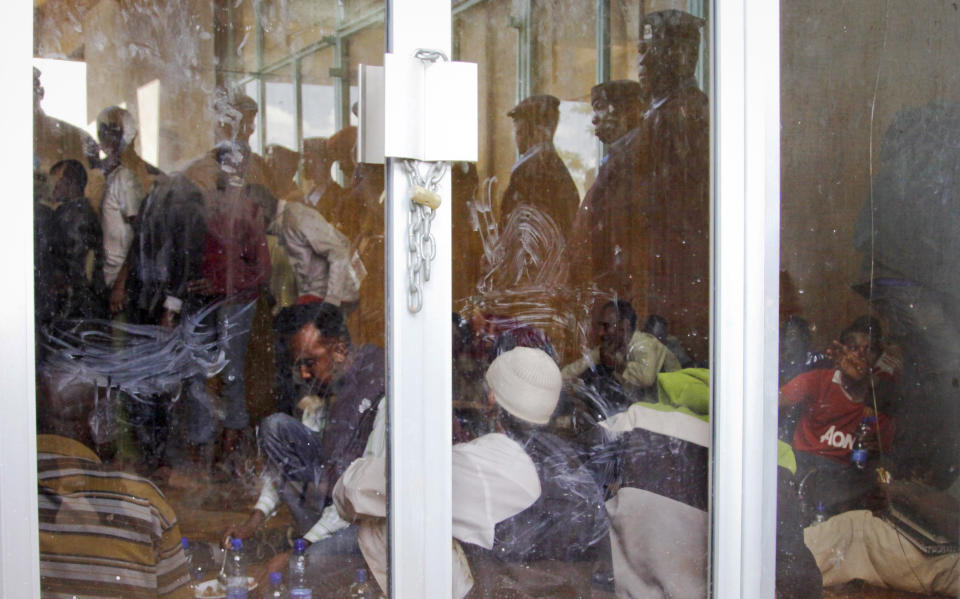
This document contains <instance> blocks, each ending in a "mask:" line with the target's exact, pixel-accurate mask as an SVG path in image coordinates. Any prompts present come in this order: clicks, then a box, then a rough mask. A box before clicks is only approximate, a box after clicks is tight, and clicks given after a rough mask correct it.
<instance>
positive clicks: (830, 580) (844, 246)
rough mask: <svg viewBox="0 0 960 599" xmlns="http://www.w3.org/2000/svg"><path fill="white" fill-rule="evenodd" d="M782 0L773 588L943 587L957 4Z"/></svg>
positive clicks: (952, 465) (950, 465) (947, 589)
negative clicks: (777, 437)
mask: <svg viewBox="0 0 960 599" xmlns="http://www.w3.org/2000/svg"><path fill="white" fill-rule="evenodd" d="M781 11H782V13H781V48H782V52H781V56H782V65H781V122H782V125H783V130H782V136H781V148H782V155H781V156H782V163H781V173H782V175H781V273H780V277H781V280H780V292H781V297H780V323H781V330H780V369H779V384H780V393H779V405H780V427H779V435H780V440H781V446H780V449H781V452H780V461H779V466H780V468H779V473H780V476H779V484H778V496H779V497H778V508H779V518H778V532H777V545H778V555H777V559H778V562H777V588H778V592H779V596H781V597H798V598H799V597H816V596H826V597H861V596H884V597H901V596H903V597H906V596H911V597H912V596H917V595H913V594H910V595H908V594H907V593H908V592H909V593H918V594H919V595H920V596H925V597H931V596H949V597H956V596H957V595H958V593H960V586H958V584H960V583H958V574H960V565H958V557H957V539H958V523H957V522H958V521H957V515H958V505H960V504H958V497H960V494H958V488H960V483H958V482H957V474H958V469H957V466H958V461H957V460H958V452H957V450H958V446H957V425H958V423H960V421H958V413H957V406H958V403H957V400H958V395H960V391H958V382H957V381H958V372H960V341H958V336H957V327H958V323H960V312H958V306H960V301H958V298H960V281H958V280H957V272H958V271H957V266H958V263H957V257H958V255H960V253H958V252H957V249H958V244H960V227H958V226H957V225H958V221H957V214H958V208H960V204H958V197H960V195H958V192H960V189H958V174H960V173H958V167H960V154H958V144H957V141H958V131H960V128H958V127H960V105H958V104H957V103H956V102H957V99H958V91H960V78H958V76H957V72H956V69H955V68H954V65H953V63H954V56H955V55H956V36H955V35H954V33H953V32H954V31H955V30H956V27H957V26H958V24H960V15H958V12H957V6H956V4H955V3H951V2H930V3H922V4H914V5H909V6H908V5H905V4H902V3H896V2H890V3H887V2H883V3H875V2H847V3H843V4H830V3H821V2H817V3H789V2H783V3H781ZM821 587H822V588H823V590H821ZM878 589H887V590H885V591H881V590H878ZM881 593H884V594H882V595H881Z"/></svg>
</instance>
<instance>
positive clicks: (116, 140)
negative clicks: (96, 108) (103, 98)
mask: <svg viewBox="0 0 960 599" xmlns="http://www.w3.org/2000/svg"><path fill="white" fill-rule="evenodd" d="M136 137H137V121H136V119H134V118H133V115H132V114H130V113H129V112H128V111H126V110H124V109H123V108H120V107H119V106H108V107H107V108H104V109H103V110H101V111H100V114H99V115H98V116H97V139H98V140H99V141H100V148H101V149H102V150H103V151H104V152H105V153H106V154H107V156H111V155H114V154H119V153H121V152H122V151H123V150H125V149H126V148H128V147H130V145H131V144H132V143H133V140H134V139H136Z"/></svg>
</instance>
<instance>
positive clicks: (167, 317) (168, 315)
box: [160, 310, 177, 329]
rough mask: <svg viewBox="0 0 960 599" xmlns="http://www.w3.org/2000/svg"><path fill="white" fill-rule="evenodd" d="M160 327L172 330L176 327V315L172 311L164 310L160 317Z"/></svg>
mask: <svg viewBox="0 0 960 599" xmlns="http://www.w3.org/2000/svg"><path fill="white" fill-rule="evenodd" d="M160 326H162V327H163V328H165V329H172V328H173V327H175V326H177V313H176V312H174V311H173V310H164V311H163V316H161V317H160Z"/></svg>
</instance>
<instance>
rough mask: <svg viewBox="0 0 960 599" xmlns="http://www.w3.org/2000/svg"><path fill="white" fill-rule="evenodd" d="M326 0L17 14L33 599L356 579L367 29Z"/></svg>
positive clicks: (370, 446) (368, 188)
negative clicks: (31, 417)
mask: <svg viewBox="0 0 960 599" xmlns="http://www.w3.org/2000/svg"><path fill="white" fill-rule="evenodd" d="M343 4H344V3H343V2H338V3H334V2H327V3H324V2H312V1H310V2H308V1H295V0H290V1H264V2H259V1H252V0H229V1H220V0H217V1H215V2H209V1H192V0H191V1H187V2H176V3H170V2H153V1H149V0H134V1H122V2H117V1H115V0H99V1H98V0H54V1H38V2H36V3H35V36H34V37H35V66H36V70H35V71H34V96H35V106H34V114H35V119H34V132H35V135H34V148H33V155H34V182H35V188H34V189H35V191H34V215H35V246H34V247H35V255H36V261H35V265H36V268H35V284H36V308H37V309H36V338H37V357H36V359H37V380H38V393H37V396H38V397H37V401H38V434H39V435H41V436H39V437H38V447H39V463H38V471H39V474H40V487H39V503H40V536H41V575H42V581H41V585H42V588H43V592H44V596H46V595H48V594H49V595H51V596H52V595H53V594H56V593H62V594H64V596H74V595H84V596H103V597H146V596H150V597H154V596H164V597H193V596H194V595H195V594H196V596H210V597H214V596H221V597H222V596H224V595H223V591H224V588H223V586H224V585H228V586H229V585H230V584H232V583H233V582H237V583H238V586H250V587H254V586H255V587H256V588H255V590H253V591H250V596H261V593H262V596H264V597H266V596H267V591H268V590H269V588H270V585H271V584H272V583H271V581H270V580H269V574H270V573H271V572H279V573H281V577H282V584H283V585H285V586H287V587H288V588H290V589H295V588H298V587H304V588H312V590H313V593H314V596H315V597H317V596H320V597H322V596H342V595H345V594H347V593H348V590H349V589H350V586H351V585H353V584H360V583H358V581H357V579H358V577H359V576H362V575H363V574H358V573H357V570H358V569H365V568H366V567H367V566H366V564H365V562H364V559H363V556H362V555H361V554H360V551H359V548H358V546H357V541H356V525H355V524H354V523H353V522H352V521H347V520H344V519H343V518H342V517H340V515H339V514H338V512H337V509H336V507H335V506H334V505H333V503H332V496H333V490H334V485H335V483H336V482H337V480H338V478H339V477H340V475H341V474H342V473H343V472H344V471H345V470H346V468H347V466H348V465H349V464H350V462H352V461H353V460H354V459H355V458H359V457H361V456H364V455H367V456H382V455H383V454H384V452H385V447H386V437H385V428H384V420H385V408H384V409H381V399H382V398H383V396H384V377H385V368H384V354H383V349H382V347H383V328H384V317H383V312H384V306H383V281H384V273H383V262H384V261H383V215H382V204H380V202H379V200H380V194H381V191H382V188H383V174H382V167H375V166H367V165H357V164H356V160H355V159H354V146H355V143H356V129H355V124H356V122H355V119H354V118H353V117H352V115H351V113H350V109H351V103H352V100H351V98H354V97H355V95H356V92H355V90H356V85H357V83H356V71H357V64H358V62H359V61H363V62H366V63H368V64H381V61H382V55H383V49H384V41H383V40H384V35H383V11H382V7H379V6H358V7H351V11H350V15H351V17H350V18H352V19H353V20H352V21H350V22H347V21H346V20H345V19H346V18H347V17H346V12H345V7H344V6H343ZM354 8H355V9H356V10H354ZM378 9H379V12H378ZM299 538H303V539H305V541H306V543H305V545H306V546H307V547H306V549H305V555H306V558H305V559H306V562H307V566H306V571H305V574H304V576H303V578H304V579H305V582H303V581H298V578H297V576H296V570H297V568H296V567H295V566H296V562H297V560H296V559H295V558H296V555H297V552H296V547H295V543H294V540H295V539H299ZM233 539H239V540H241V548H240V549H239V554H240V556H241V558H242V559H241V560H240V562H241V564H242V566H243V569H244V570H245V572H244V573H243V576H246V577H247V578H246V579H244V578H242V577H241V574H240V573H238V572H236V571H231V567H230V564H231V563H232V562H231V559H229V558H230V557H231V554H229V553H228V552H225V551H224V550H223V547H225V546H231V547H232V540H233ZM231 551H232V549H231ZM367 584H368V585H369V584H374V585H375V583H374V582H373V578H372V577H370V578H369V582H368V583H367ZM194 585H199V586H194ZM351 592H352V591H351ZM57 596H60V595H57ZM270 596H272V595H270ZM284 596H285V595H284ZM298 596H300V595H298ZM370 596H373V595H370Z"/></svg>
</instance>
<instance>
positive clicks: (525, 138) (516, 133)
mask: <svg viewBox="0 0 960 599" xmlns="http://www.w3.org/2000/svg"><path fill="white" fill-rule="evenodd" d="M507 116H508V117H510V118H512V119H513V137H514V140H515V141H516V143H517V150H519V151H520V153H521V154H523V153H524V152H526V151H527V150H529V149H530V148H531V147H533V146H535V145H537V144H540V143H543V142H546V141H551V140H552V139H553V134H554V132H555V131H556V130H557V123H559V122H560V100H558V99H557V98H555V97H554V96H547V95H540V96H530V97H529V98H526V99H524V100H523V101H522V102H520V103H519V104H517V105H516V106H514V107H513V108H511V109H510V111H509V112H507Z"/></svg>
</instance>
